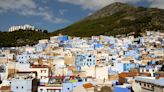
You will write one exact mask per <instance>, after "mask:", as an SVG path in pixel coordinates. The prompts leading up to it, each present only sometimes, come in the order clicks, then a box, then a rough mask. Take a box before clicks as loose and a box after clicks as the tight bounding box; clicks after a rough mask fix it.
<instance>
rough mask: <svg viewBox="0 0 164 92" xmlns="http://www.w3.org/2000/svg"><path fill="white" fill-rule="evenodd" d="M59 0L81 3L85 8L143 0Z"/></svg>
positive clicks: (97, 7) (96, 8)
mask: <svg viewBox="0 0 164 92" xmlns="http://www.w3.org/2000/svg"><path fill="white" fill-rule="evenodd" d="M58 1H59V2H65V3H70V4H75V5H80V6H81V7H82V8H83V9H90V10H98V9H101V8H103V7H104V6H107V5H109V4H112V3H114V2H123V3H126V2H131V3H136V2H138V1H141V0H58Z"/></svg>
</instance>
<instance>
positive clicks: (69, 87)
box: [62, 82, 83, 92]
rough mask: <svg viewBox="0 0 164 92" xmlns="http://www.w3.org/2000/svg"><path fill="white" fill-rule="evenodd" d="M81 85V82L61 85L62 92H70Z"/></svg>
mask: <svg viewBox="0 0 164 92" xmlns="http://www.w3.org/2000/svg"><path fill="white" fill-rule="evenodd" d="M81 85H83V82H74V83H63V91H62V92H71V91H72V90H74V88H75V87H77V86H81Z"/></svg>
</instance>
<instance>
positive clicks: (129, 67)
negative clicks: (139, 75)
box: [123, 63, 138, 71]
mask: <svg viewBox="0 0 164 92" xmlns="http://www.w3.org/2000/svg"><path fill="white" fill-rule="evenodd" d="M123 67H124V71H129V70H130V69H131V68H138V64H135V63H124V64H123Z"/></svg>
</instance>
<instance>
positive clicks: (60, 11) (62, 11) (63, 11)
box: [59, 9, 68, 15]
mask: <svg viewBox="0 0 164 92" xmlns="http://www.w3.org/2000/svg"><path fill="white" fill-rule="evenodd" d="M66 12H68V10H67V9H59V14H60V15H64V14H65V13H66Z"/></svg>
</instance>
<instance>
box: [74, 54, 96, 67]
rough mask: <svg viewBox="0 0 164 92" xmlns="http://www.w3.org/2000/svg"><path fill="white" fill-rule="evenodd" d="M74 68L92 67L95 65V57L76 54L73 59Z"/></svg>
mask: <svg viewBox="0 0 164 92" xmlns="http://www.w3.org/2000/svg"><path fill="white" fill-rule="evenodd" d="M75 64H76V66H92V65H96V56H95V55H90V54H78V55H76V57H75Z"/></svg>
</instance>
